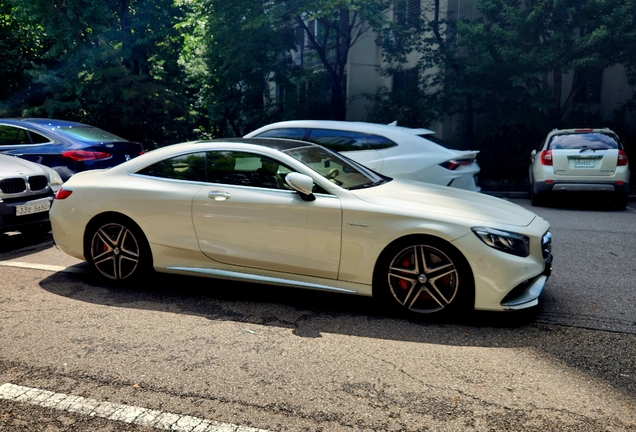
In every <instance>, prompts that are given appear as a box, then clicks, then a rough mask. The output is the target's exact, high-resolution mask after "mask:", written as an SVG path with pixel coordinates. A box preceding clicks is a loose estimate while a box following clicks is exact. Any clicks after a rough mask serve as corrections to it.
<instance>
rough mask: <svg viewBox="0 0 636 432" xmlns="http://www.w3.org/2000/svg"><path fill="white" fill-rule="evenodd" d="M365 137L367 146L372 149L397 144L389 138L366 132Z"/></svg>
mask: <svg viewBox="0 0 636 432" xmlns="http://www.w3.org/2000/svg"><path fill="white" fill-rule="evenodd" d="M366 138H367V144H368V145H369V148H372V149H374V150H379V149H385V148H389V147H395V146H396V145H397V144H396V143H394V142H393V141H391V140H390V139H388V138H385V137H383V136H380V135H371V134H366Z"/></svg>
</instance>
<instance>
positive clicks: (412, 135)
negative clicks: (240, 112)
mask: <svg viewBox="0 0 636 432" xmlns="http://www.w3.org/2000/svg"><path fill="white" fill-rule="evenodd" d="M434 133H435V132H433V131H432V130H428V129H412V128H407V127H401V126H395V125H384V124H376V123H363V122H346V121H327V120H293V121H285V122H279V123H272V124H270V125H267V126H263V127H262V128H260V129H257V130H255V131H253V132H251V133H249V134H247V135H245V137H246V138H253V137H261V138H265V137H269V138H287V139H296V140H303V141H309V142H312V143H315V144H318V145H322V146H324V147H328V148H330V149H331V150H334V151H337V152H339V153H341V154H343V155H344V156H347V157H348V158H350V159H353V160H354V161H356V162H359V163H361V164H362V165H364V166H366V167H367V168H371V169H372V170H374V171H376V172H378V173H380V174H384V175H385V176H388V177H396V178H404V179H411V180H418V181H423V182H428V183H435V184H438V185H443V186H451V187H455V188H459V189H467V190H471V191H480V188H479V186H478V185H477V179H476V176H477V173H479V165H478V164H477V161H476V159H475V158H476V157H477V153H479V151H474V150H469V151H461V150H453V149H450V148H447V147H445V146H444V145H442V141H441V140H438V139H436V138H434V137H433V134H434Z"/></svg>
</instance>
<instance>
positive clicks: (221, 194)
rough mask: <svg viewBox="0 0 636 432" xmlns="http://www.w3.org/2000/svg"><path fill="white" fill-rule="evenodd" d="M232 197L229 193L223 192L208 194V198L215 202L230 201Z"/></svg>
mask: <svg viewBox="0 0 636 432" xmlns="http://www.w3.org/2000/svg"><path fill="white" fill-rule="evenodd" d="M231 196H232V195H230V193H229V192H223V191H212V192H210V193H208V198H212V199H213V200H215V201H225V200H228V199H230V197H231Z"/></svg>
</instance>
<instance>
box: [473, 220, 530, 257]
mask: <svg viewBox="0 0 636 432" xmlns="http://www.w3.org/2000/svg"><path fill="white" fill-rule="evenodd" d="M472 230H473V232H474V233H475V235H476V236H477V237H479V238H480V239H481V241H483V242H484V243H486V244H487V245H488V246H490V247H491V248H494V249H497V250H500V251H502V252H506V253H509V254H512V255H517V256H520V257H527V256H528V255H530V239H529V238H528V237H527V236H524V235H521V234H517V233H513V232H508V231H501V230H497V229H494V228H487V227H473V228H472Z"/></svg>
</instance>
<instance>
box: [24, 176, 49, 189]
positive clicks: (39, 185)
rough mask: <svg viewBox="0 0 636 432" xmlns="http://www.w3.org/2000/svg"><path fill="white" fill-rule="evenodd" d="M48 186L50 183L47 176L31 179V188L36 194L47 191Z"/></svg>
mask: <svg viewBox="0 0 636 432" xmlns="http://www.w3.org/2000/svg"><path fill="white" fill-rule="evenodd" d="M48 185H49V181H48V179H47V178H46V176H43V175H38V176H33V177H29V187H30V188H31V190H32V191H34V192H35V191H40V190H43V189H46V188H47V186H48Z"/></svg>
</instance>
